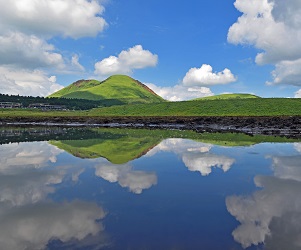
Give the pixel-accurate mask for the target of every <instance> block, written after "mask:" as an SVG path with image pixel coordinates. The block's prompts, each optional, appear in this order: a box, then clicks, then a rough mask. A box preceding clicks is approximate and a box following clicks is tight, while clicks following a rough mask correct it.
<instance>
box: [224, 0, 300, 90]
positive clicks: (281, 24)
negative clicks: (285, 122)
mask: <svg viewBox="0 0 301 250" xmlns="http://www.w3.org/2000/svg"><path fill="white" fill-rule="evenodd" d="M234 5H235V7H236V8H237V9H238V10H239V11H240V12H242V13H243V15H242V16H241V17H239V18H238V20H237V22H236V23H235V24H233V25H232V26H231V27H230V29H229V32H228V41H229V42H230V43H233V44H247V45H253V46H254V47H255V48H257V49H259V50H261V51H263V52H260V53H258V54H257V56H256V62H257V63H258V64H267V63H272V64H275V66H276V69H275V70H274V71H273V72H272V75H273V79H274V81H273V84H280V83H285V84H293V85H300V84H301V83H300V78H301V71H300V70H299V69H298V67H299V66H300V59H301V47H300V43H301V25H300V23H301V21H300V20H301V14H300V13H301V5H300V1H299V0H289V1H285V3H284V2H283V1H282V0H271V1H268V0H260V1H259V0H250V1H247V0H236V2H235V3H234ZM290 68H293V70H292V71H290Z"/></svg>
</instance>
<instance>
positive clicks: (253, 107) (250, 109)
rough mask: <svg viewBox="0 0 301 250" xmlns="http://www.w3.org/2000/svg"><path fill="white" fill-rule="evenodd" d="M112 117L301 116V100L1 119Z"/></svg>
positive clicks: (32, 113)
mask: <svg viewBox="0 0 301 250" xmlns="http://www.w3.org/2000/svg"><path fill="white" fill-rule="evenodd" d="M77 116H79V117H108V116H111V117H112V116H301V99H300V98H254V99H228V100H207V101H201V100H196V101H185V102H162V103H149V104H132V105H121V106H112V107H106V108H96V109H92V110H89V111H47V112H45V111H39V110H25V109H24V110H22V109H0V118H13V117H15V118H16V117H45V118H47V117H50V118H51V117H77Z"/></svg>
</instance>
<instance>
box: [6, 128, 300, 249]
mask: <svg viewBox="0 0 301 250" xmlns="http://www.w3.org/2000/svg"><path fill="white" fill-rule="evenodd" d="M41 131H42V130H41ZM41 131H39V130H38V131H36V129H32V130H31V131H29V132H28V129H27V130H25V129H23V130H22V131H20V130H18V129H11V130H9V129H7V130H2V134H1V142H2V145H0V248H1V249H6V250H10V249H12V250H19V249H234V250H236V249H300V248H301V237H300V235H301V143H298V142H281V143H280V141H281V140H282V139H276V141H277V140H278V141H279V142H277V143H275V142H273V143H271V142H264V139H265V138H259V137H258V138H254V137H250V138H249V137H246V136H241V137H240V136H238V135H226V134H225V135H217V134H214V135H210V134H206V135H204V136H199V135H196V134H195V133H193V132H180V131H173V132H172V131H169V132H168V131H146V130H125V129H122V130H120V129H119V130H118V129H94V130H80V131H75V130H72V131H71V130H70V131H67V130H58V131H55V132H53V131H52V130H47V131H46V130H44V131H42V132H41ZM233 136H234V137H235V138H236V139H235V140H234V139H233ZM241 138H242V139H241ZM44 139H45V140H44ZM262 141H263V142H262ZM257 142H260V143H257Z"/></svg>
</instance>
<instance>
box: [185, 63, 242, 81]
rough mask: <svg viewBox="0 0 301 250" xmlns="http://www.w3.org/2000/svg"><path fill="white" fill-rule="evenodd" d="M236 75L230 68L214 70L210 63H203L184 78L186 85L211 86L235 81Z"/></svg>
mask: <svg viewBox="0 0 301 250" xmlns="http://www.w3.org/2000/svg"><path fill="white" fill-rule="evenodd" d="M235 81H236V77H235V76H234V75H233V74H232V72H231V71H230V70H229V69H227V68H226V69H224V70H223V71H222V72H217V73H215V72H213V69H212V67H211V66H210V65H208V64H203V65H202V66H201V68H191V69H190V70H189V71H188V72H187V73H186V75H185V77H184V79H183V84H184V85H185V86H211V85H216V84H228V83H231V82H235Z"/></svg>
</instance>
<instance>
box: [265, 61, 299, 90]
mask: <svg viewBox="0 0 301 250" xmlns="http://www.w3.org/2000/svg"><path fill="white" fill-rule="evenodd" d="M272 77H273V82H267V84H268V85H273V84H281V83H285V84H290V85H295V86H301V58H300V59H298V60H295V61H281V62H279V63H277V64H276V65H275V70H273V71H272Z"/></svg>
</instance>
